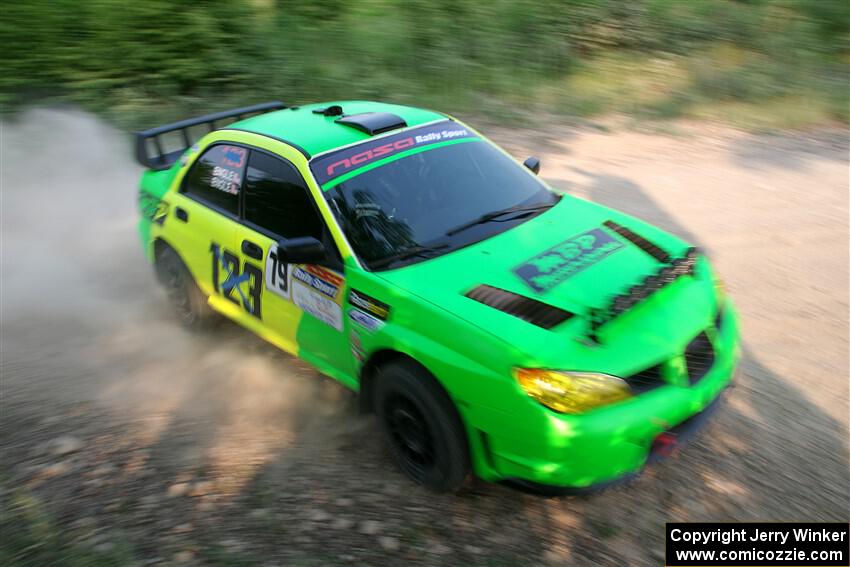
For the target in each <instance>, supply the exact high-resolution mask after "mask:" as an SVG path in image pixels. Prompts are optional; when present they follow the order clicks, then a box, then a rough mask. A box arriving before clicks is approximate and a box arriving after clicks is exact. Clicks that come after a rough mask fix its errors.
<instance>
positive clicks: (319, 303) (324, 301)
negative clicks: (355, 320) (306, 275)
mask: <svg viewBox="0 0 850 567" xmlns="http://www.w3.org/2000/svg"><path fill="white" fill-rule="evenodd" d="M296 269H297V268H296ZM294 276H295V272H294V271H293V277H294ZM292 302H293V303H295V305H297V306H298V307H300V308H301V309H303V310H304V311H305V312H306V313H309V314H310V315H312V316H313V317H315V318H316V319H318V320H319V321H322V322H323V323H325V324H327V325H330V326H331V327H333V328H334V329H336V330H337V331H342V307H340V305H339V304H338V303H337V302H336V301H334V300H333V299H330V298H329V297H326V296H325V295H322V294H321V293H318V292H316V291H315V290H314V289H313V288H312V287H308V286H307V285H302V284H301V283H300V282H299V281H294V280H293V285H292Z"/></svg>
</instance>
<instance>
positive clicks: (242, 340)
mask: <svg viewBox="0 0 850 567" xmlns="http://www.w3.org/2000/svg"><path fill="white" fill-rule="evenodd" d="M487 133H489V134H492V135H493V136H494V137H495V138H496V139H497V140H499V141H502V142H504V143H505V144H506V145H507V147H508V148H509V149H511V150H512V151H514V152H515V155H517V156H518V157H520V158H523V157H525V156H526V155H528V154H536V155H539V156H540V157H541V158H542V163H543V167H542V175H543V176H544V178H546V179H547V180H548V181H549V182H550V183H551V184H552V185H553V186H554V187H556V188H558V189H561V190H565V191H568V192H570V193H572V194H575V195H578V196H581V197H584V198H587V199H591V200H594V201H598V202H601V203H603V204H606V205H610V206H613V207H616V208H619V209H622V210H625V211H626V212H629V213H632V214H634V215H636V216H638V217H641V218H644V219H646V220H649V221H651V222H653V223H657V224H658V225H660V226H662V227H664V228H666V229H668V230H670V231H672V232H674V233H676V234H679V235H681V236H683V237H685V238H687V239H689V240H691V241H692V242H694V243H696V244H698V245H699V246H701V247H703V248H704V249H705V250H706V251H707V252H708V253H709V255H710V256H711V257H712V258H713V260H714V262H715V263H716V265H717V267H718V268H719V271H720V273H721V274H722V275H723V277H724V279H725V282H726V286H727V288H728V290H729V293H730V294H731V296H732V297H733V298H734V299H735V301H736V302H737V303H738V306H739V308H740V311H741V317H742V321H743V332H744V358H743V361H742V363H741V367H740V371H739V374H738V379H737V388H736V389H735V390H734V391H733V392H732V394H731V396H730V398H729V403H728V404H727V405H726V406H725V408H724V409H722V411H721V412H719V413H718V414H717V416H716V418H715V420H714V422H713V424H712V425H711V426H710V427H709V429H708V430H706V431H705V433H704V434H703V435H702V437H701V438H700V440H699V441H698V442H696V443H695V444H693V445H691V446H690V447H689V448H688V449H687V450H686V451H685V452H684V453H683V454H681V455H680V456H678V457H677V458H674V459H672V460H669V461H665V462H663V463H660V464H659V465H657V466H655V467H653V468H652V469H651V470H649V471H648V472H647V474H645V475H644V476H642V477H641V478H640V479H639V480H638V481H636V482H635V483H634V484H632V485H630V486H627V487H624V488H620V489H616V490H612V491H609V492H604V493H602V494H599V495H596V496H592V497H586V498H571V499H542V498H539V497H535V496H529V495H524V494H520V493H518V492H514V491H511V490H508V489H506V488H502V487H500V486H494V485H486V484H478V485H476V486H475V487H474V488H473V490H471V491H469V492H467V493H466V494H464V495H462V496H435V495H432V494H429V493H427V492H425V491H423V490H421V489H419V488H417V487H416V486H414V485H412V484H411V483H410V482H409V481H407V480H406V479H405V478H404V477H403V476H402V475H401V473H399V472H398V471H397V470H396V469H395V468H394V466H393V464H392V463H391V462H390V460H389V458H388V456H387V455H386V453H385V451H384V449H383V445H382V443H381V440H380V438H379V435H378V431H377V428H376V426H375V424H374V422H373V421H372V419H370V418H363V417H360V416H358V415H357V412H356V411H355V405H354V403H353V401H352V396H351V395H350V394H349V393H347V392H346V391H345V390H344V389H343V388H342V387H340V386H338V385H336V383H334V382H332V381H330V380H328V379H324V378H322V377H320V376H318V375H317V374H316V373H315V372H314V371H312V370H311V369H309V368H308V367H306V366H305V365H304V364H302V363H300V362H298V361H296V360H293V359H291V358H290V357H288V356H286V355H283V354H280V353H278V352H276V351H274V350H273V349H271V348H269V347H267V346H266V345H264V344H263V343H261V342H260V341H259V340H257V339H254V338H253V337H252V336H250V335H248V334H247V333H245V332H242V331H241V330H239V329H237V328H234V327H232V326H228V327H225V328H224V329H221V330H219V331H216V332H214V333H212V334H208V335H202V336H194V335H190V334H187V333H185V332H184V331H182V330H181V329H180V328H178V327H177V326H176V325H175V324H174V323H173V322H172V321H171V319H170V318H169V317H168V314H167V312H166V310H165V307H164V305H165V304H164V299H163V297H162V296H161V294H160V292H159V291H158V289H157V288H156V286H155V284H154V281H153V278H152V276H151V274H150V270H149V269H148V268H147V266H146V265H145V264H144V263H143V261H142V256H141V252H140V248H139V246H138V245H137V242H136V235H135V232H134V222H135V210H134V207H135V203H134V198H135V191H136V186H137V175H138V173H139V170H138V169H137V167H136V166H135V165H133V164H132V163H131V162H130V159H129V156H130V155H131V152H130V149H129V144H128V140H127V139H126V138H125V137H123V136H122V135H121V134H119V133H117V132H115V131H112V130H110V129H108V128H106V127H105V126H103V125H101V124H99V123H98V122H96V121H95V120H94V119H92V118H91V117H89V116H86V115H84V114H80V113H74V112H67V111H63V112H58V111H40V112H35V113H31V114H28V115H27V116H25V117H24V118H23V119H22V120H20V121H18V122H14V123H9V122H7V123H4V124H2V406H0V436H1V437H0V448H2V458H0V483H2V484H0V489H1V490H0V510H4V512H3V513H2V515H1V516H2V517H0V528H2V533H0V563H3V562H4V559H5V561H6V562H8V561H10V560H11V559H16V560H18V561H19V562H21V563H23V564H27V562H29V564H33V565H35V564H45V563H46V562H49V561H54V560H58V558H62V559H63V561H64V562H65V563H66V564H73V562H74V561H77V562H79V563H82V562H83V561H84V560H85V561H89V560H91V562H90V563H87V564H104V565H106V564H124V563H126V562H128V561H136V562H137V563H138V564H155V563H165V564H168V563H182V564H209V565H241V564H249V565H254V564H256V565H264V566H272V565H288V564H298V565H329V564H368V565H394V564H401V563H402V562H405V563H409V564H447V565H449V564H451V565H491V566H495V565H506V566H507V565H524V564H531V565H533V564H552V565H557V564H570V565H591V564H602V565H624V564H629V565H661V564H662V563H663V540H664V522H665V521H688V520H690V521H696V520H701V521H711V520H724V521H732V520H802V519H807V520H845V521H846V520H847V519H848V510H850V496H848V489H850V479H848V474H849V473H848V193H850V191H848V142H847V132H846V131H834V132H820V133H817V134H814V135H806V136H803V135H794V136H790V135H774V136H767V135H752V134H746V133H741V132H736V131H733V130H729V129H724V128H719V127H706V126H697V125H686V124H685V125H679V126H678V127H677V133H676V134H672V135H671V134H669V133H667V134H664V135H661V134H641V133H635V132H633V131H629V130H626V129H615V130H610V131H609V130H602V129H598V128H594V127H592V126H585V127H566V126H564V127H557V126H547V127H545V128H543V129H542V130H541V131H537V132H530V131H528V132H510V131H506V130H505V131H500V130H498V129H495V130H493V129H491V130H488V131H487ZM23 558H29V559H26V560H24V559H23Z"/></svg>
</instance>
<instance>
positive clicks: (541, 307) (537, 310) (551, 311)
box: [466, 284, 574, 329]
mask: <svg viewBox="0 0 850 567" xmlns="http://www.w3.org/2000/svg"><path fill="white" fill-rule="evenodd" d="M466 297H468V298H470V299H474V300H475V301H477V302H479V303H483V304H484V305H487V306H489V307H492V308H493V309H498V310H499V311H502V312H504V313H507V314H508V315H513V316H514V317H518V318H519V319H522V320H523V321H527V322H529V323H531V324H532V325H537V326H538V327H541V328H543V329H551V328H552V327H554V326H556V325H560V324H561V323H563V322H564V321H566V320H567V319H569V318H571V317H573V315H574V314H573V313H570V312H569V311H564V310H563V309H558V308H557V307H552V306H551V305H547V304H546V303H543V302H540V301H537V300H536V299H531V298H530V297H525V296H522V295H519V294H517V293H513V292H510V291H506V290H504V289H499V288H497V287H493V286H490V285H486V284H482V285H479V286H478V287H476V288H474V289H472V290H470V291H469V292H467V294H466Z"/></svg>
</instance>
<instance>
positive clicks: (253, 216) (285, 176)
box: [243, 151, 323, 240]
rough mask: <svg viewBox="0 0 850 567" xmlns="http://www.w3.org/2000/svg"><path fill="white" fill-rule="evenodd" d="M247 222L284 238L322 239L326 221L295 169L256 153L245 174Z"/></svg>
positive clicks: (275, 159) (288, 164)
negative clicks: (310, 237) (322, 218)
mask: <svg viewBox="0 0 850 567" xmlns="http://www.w3.org/2000/svg"><path fill="white" fill-rule="evenodd" d="M243 190H244V191H245V220H247V221H249V222H251V223H254V224H255V225H257V226H259V227H262V228H264V229H266V230H268V231H271V232H273V233H274V234H277V235H279V236H282V237H284V238H293V237H296V236H313V237H315V238H317V239H319V240H321V239H322V233H323V230H322V227H323V224H322V220H321V218H320V217H319V214H318V212H316V209H315V207H314V206H313V203H312V197H311V196H310V191H309V189H307V185H306V184H305V183H304V179H303V178H302V177H301V174H300V173H298V170H297V169H295V166H293V165H292V164H290V163H288V162H285V161H283V160H281V159H278V158H275V157H273V156H270V155H268V154H265V153H263V152H257V151H252V152H251V157H250V159H249V161H248V171H247V172H246V174H245V185H244V189H243Z"/></svg>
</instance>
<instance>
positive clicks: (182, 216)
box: [174, 207, 189, 222]
mask: <svg viewBox="0 0 850 567" xmlns="http://www.w3.org/2000/svg"><path fill="white" fill-rule="evenodd" d="M174 216H175V217H177V220H179V221H183V222H189V213H187V212H186V209H181V208H180V207H177V208H176V209H174Z"/></svg>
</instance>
